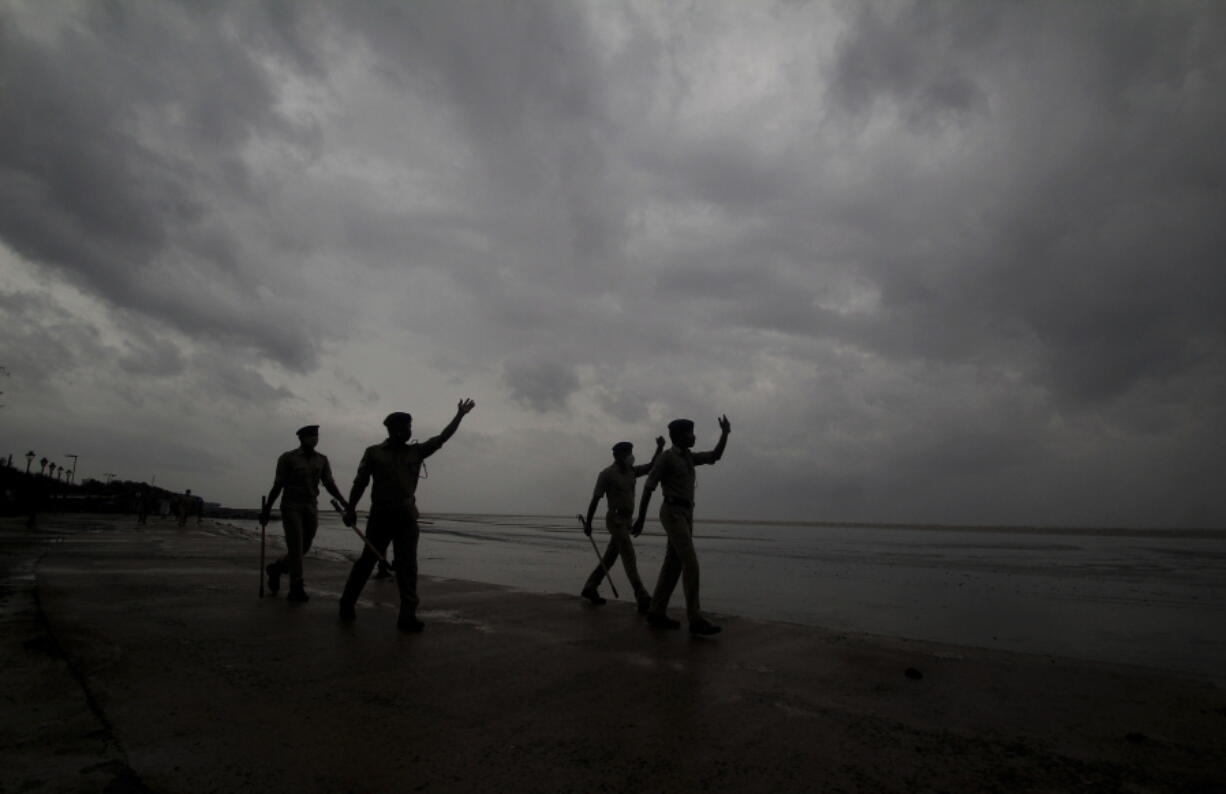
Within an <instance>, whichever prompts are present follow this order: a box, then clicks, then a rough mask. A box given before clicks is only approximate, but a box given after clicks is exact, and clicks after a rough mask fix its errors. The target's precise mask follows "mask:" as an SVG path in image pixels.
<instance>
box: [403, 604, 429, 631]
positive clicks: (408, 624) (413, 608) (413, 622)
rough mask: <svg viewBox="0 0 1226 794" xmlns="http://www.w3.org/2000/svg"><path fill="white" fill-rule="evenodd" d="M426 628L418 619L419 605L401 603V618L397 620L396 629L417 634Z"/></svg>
mask: <svg viewBox="0 0 1226 794" xmlns="http://www.w3.org/2000/svg"><path fill="white" fill-rule="evenodd" d="M425 627H426V624H425V623H422V622H421V621H420V620H418V619H417V605H416V604H413V603H411V602H408V601H401V602H400V617H399V618H398V619H397V620H396V628H398V629H400V630H401V631H404V632H408V633H409V634H417V633H418V632H420V631H421V630H422V629H424V628H425Z"/></svg>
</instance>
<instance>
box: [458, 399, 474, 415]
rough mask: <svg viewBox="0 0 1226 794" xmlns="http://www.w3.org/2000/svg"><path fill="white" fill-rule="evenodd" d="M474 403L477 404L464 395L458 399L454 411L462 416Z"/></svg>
mask: <svg viewBox="0 0 1226 794" xmlns="http://www.w3.org/2000/svg"><path fill="white" fill-rule="evenodd" d="M476 405H477V404H476V403H475V402H473V401H472V400H470V399H468V398H467V397H465V398H464V399H463V400H460V402H459V404H458V405H456V413H458V414H459V415H460V416H463V415H464V414H466V413H468V412H469V411H471V410H472V409H473V408H474V407H475V406H476Z"/></svg>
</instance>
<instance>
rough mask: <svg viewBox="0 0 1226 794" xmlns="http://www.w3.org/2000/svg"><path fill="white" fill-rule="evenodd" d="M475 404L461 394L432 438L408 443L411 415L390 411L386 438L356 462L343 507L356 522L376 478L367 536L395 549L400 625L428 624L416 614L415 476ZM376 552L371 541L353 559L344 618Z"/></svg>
mask: <svg viewBox="0 0 1226 794" xmlns="http://www.w3.org/2000/svg"><path fill="white" fill-rule="evenodd" d="M474 405H476V403H474V402H473V401H472V400H469V399H463V400H460V402H459V404H458V405H457V406H456V412H455V417H454V418H453V419H452V420H451V422H450V423H448V425H447V426H446V427H444V428H443V431H442V432H441V433H439V434H438V435H437V436H435V437H434V438H431V439H428V440H426V441H423V442H421V443H420V444H410V443H409V439H410V438H412V437H413V417H412V416H411V415H409V414H407V413H404V412H401V411H396V412H395V413H391V414H388V415H387V418H386V419H384V420H383V426H384V427H386V428H387V440H386V441H384V442H383V443H381V444H375V445H374V446H373V447H367V449H366V452H365V454H363V455H362V461H361V462H360V463H359V464H358V473H357V476H356V477H354V478H353V488H352V489H351V490H350V491H349V505H348V508H347V509H346V511H345V524H346V525H347V526H351V527H352V526H357V523H358V517H357V513H356V510H357V507H358V500H360V499H361V498H362V494H363V493H365V491H366V486H367V485H368V484H369V483H370V482H371V481H372V480H373V481H374V487H373V488H371V491H370V512H369V517H368V518H367V519H366V540H367V541H368V542H369V543H370V544H371V545H373V546H374V547H375V548H376V549H378V551H379V554H386V552H387V546H388V544H389V543H391V545H392V547H393V548H394V549H395V551H396V567H395V571H396V584H397V586H398V587H399V589H400V616H399V619H398V620H397V621H396V628H398V629H400V630H401V631H406V632H417V631H421V630H422V629H423V628H424V627H425V624H423V623H422V622H421V621H420V620H418V619H417V605H418V598H417V538H418V526H417V518H418V512H417V479H418V477H419V476H420V474H421V465H422V461H424V460H425V459H426V458H428V457H430V456H431V455H433V454H434V453H435V452H438V451H439V448H440V447H442V446H443V444H445V443H447V441H448V439H450V438H451V437H452V436H454V435H455V431H456V430H457V429H459V427H460V421H461V420H462V419H463V418H464V415H465V414H467V413H468V412H469V411H471V410H472V409H473V406H474ZM377 559H378V557H377V556H376V555H375V553H374V552H373V551H371V549H370V548H369V547H366V546H363V548H362V556H361V557H358V559H357V560H356V561H355V562H354V563H353V569H352V570H351V571H350V572H349V580H348V581H346V582H345V592H344V593H343V594H342V595H341V603H340V618H341V620H343V621H345V622H349V621H351V620H354V619H355V618H356V617H357V612H356V611H355V608H356V605H357V602H358V596H360V595H361V594H362V588H363V587H365V586H366V580H367V579H369V578H370V571H371V569H372V568H374V567H375V560H377Z"/></svg>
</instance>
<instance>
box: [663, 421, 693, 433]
mask: <svg viewBox="0 0 1226 794" xmlns="http://www.w3.org/2000/svg"><path fill="white" fill-rule="evenodd" d="M693 430H694V421H693V420H692V419H674V420H673V421H671V422H669V423H668V434H669V435H670V436H671V435H676V434H677V433H686V432H691V431H693Z"/></svg>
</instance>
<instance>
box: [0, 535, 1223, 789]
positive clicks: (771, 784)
mask: <svg viewBox="0 0 1226 794" xmlns="http://www.w3.org/2000/svg"><path fill="white" fill-rule="evenodd" d="M257 558H258V544H255V543H252V542H251V541H250V540H248V539H245V538H242V537H236V536H234V535H232V534H227V532H226V530H224V529H223V528H220V527H214V528H212V529H211V530H209V531H201V530H200V529H197V528H195V527H189V528H188V529H187V530H179V529H177V528H175V527H173V526H172V525H171V524H169V523H166V524H161V525H154V526H152V527H150V528H142V529H137V528H135V527H134V526H133V525H132V524H131V522H130V521H129V520H126V519H122V520H116V519H111V518H102V517H92V518H91V517H57V518H56V519H55V520H54V521H53V522H44V525H43V527H42V529H41V530H39V531H37V532H31V531H28V530H25V529H23V528H21V527H20V525H19V524H18V523H16V522H9V523H3V524H0V669H2V670H3V678H2V679H0V680H2V682H3V683H2V684H0V714H2V716H0V791H3V792H53V791H54V792H60V791H82V792H101V791H107V792H139V791H157V792H236V791H260V792H292V791H301V792H367V791H372V792H381V791H389V792H391V791H396V792H401V791H408V792H412V791H426V792H430V791H435V792H438V791H516V792H530V791H596V792H599V791H627V792H656V791H763V792H767V791H769V792H781V791H803V790H810V791H826V792H839V791H865V792H876V791H898V792H938V791H947V792H968V791H1002V792H1006V791H1007V792H1015V791H1021V792H1027V791H1029V792H1056V791H1086V792H1116V791H1125V792H1151V791H1170V792H1226V689H1223V687H1222V686H1221V684H1220V682H1219V683H1213V682H1207V681H1197V680H1192V679H1187V678H1176V677H1171V676H1167V675H1164V674H1162V673H1160V672H1155V671H1146V670H1140V669H1136V668H1127V667H1114V666H1109V665H1102V664H1092V663H1086V662H1078V661H1070V660H1065V659H1054V658H1048V657H1039V656H1026V655H1018V654H1006V653H997V652H990V651H984V650H979V649H969V648H958V647H950V646H937V645H932V644H926V643H917V642H907V641H903V640H894V639H888V638H880V637H865V636H849V635H844V634H835V633H831V632H827V631H823V630H820V629H814V628H808V627H801V626H794V625H788V624H782V623H771V622H767V621H757V620H749V619H745V618H733V617H726V618H720V620H721V622H722V623H723V625H724V630H725V633H724V634H723V635H722V636H720V637H719V638H716V639H707V640H702V639H692V638H690V637H689V636H687V635H685V634H684V633H680V632H659V631H653V630H650V629H648V628H646V627H645V626H644V625H643V623H642V622H641V621H640V620H639V618H638V616H637V615H636V614H635V613H634V612H633V609H632V608H631V607H630V605H629V604H627V603H610V604H609V605H608V606H607V607H603V608H593V607H589V606H587V605H586V604H585V603H583V602H581V601H580V600H579V599H578V598H575V597H574V596H567V595H556V596H542V595H534V594H528V593H521V592H516V591H513V590H508V589H505V588H500V587H496V586H490V585H483V584H478V583H473V582H461V581H447V580H435V579H428V578H427V579H424V580H423V582H422V586H421V592H422V595H423V599H424V604H423V614H422V617H423V619H425V620H426V621H427V624H428V625H427V628H426V631H425V633H424V634H421V635H417V636H405V635H400V634H398V633H397V632H396V631H395V630H394V624H395V609H394V606H393V605H394V604H395V602H396V597H395V586H394V585H393V584H390V583H383V582H371V584H370V585H369V586H368V587H367V592H366V596H367V599H366V600H365V601H364V602H363V603H361V604H360V605H359V617H358V621H357V622H356V623H355V624H354V625H352V626H348V627H346V626H343V625H341V624H339V623H338V622H337V620H336V609H335V607H336V597H337V594H338V592H339V590H340V587H341V584H342V581H343V578H344V576H345V574H346V573H347V565H346V564H345V563H343V562H332V561H327V560H319V559H312V560H309V561H308V591H309V592H310V593H311V595H312V601H311V602H310V603H309V604H306V605H302V606H293V605H290V604H287V603H286V602H285V600H284V597H283V596H284V589H283V590H282V593H281V596H279V597H274V598H265V599H264V600H259V599H258V598H257V597H256V596H257V585H258V580H257V578H256V561H257ZM582 574H583V572H581V571H580V572H576V576H577V577H581V576H582ZM577 581H578V580H577ZM707 586H709V587H717V586H718V583H714V582H713V583H708V585H707ZM676 611H678V612H679V611H680V610H679V609H678V610H676ZM909 669H910V670H911V675H910V676H909V675H908V674H907V673H908V670H909ZM917 672H918V673H919V677H916V675H915V674H916V673H917Z"/></svg>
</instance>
